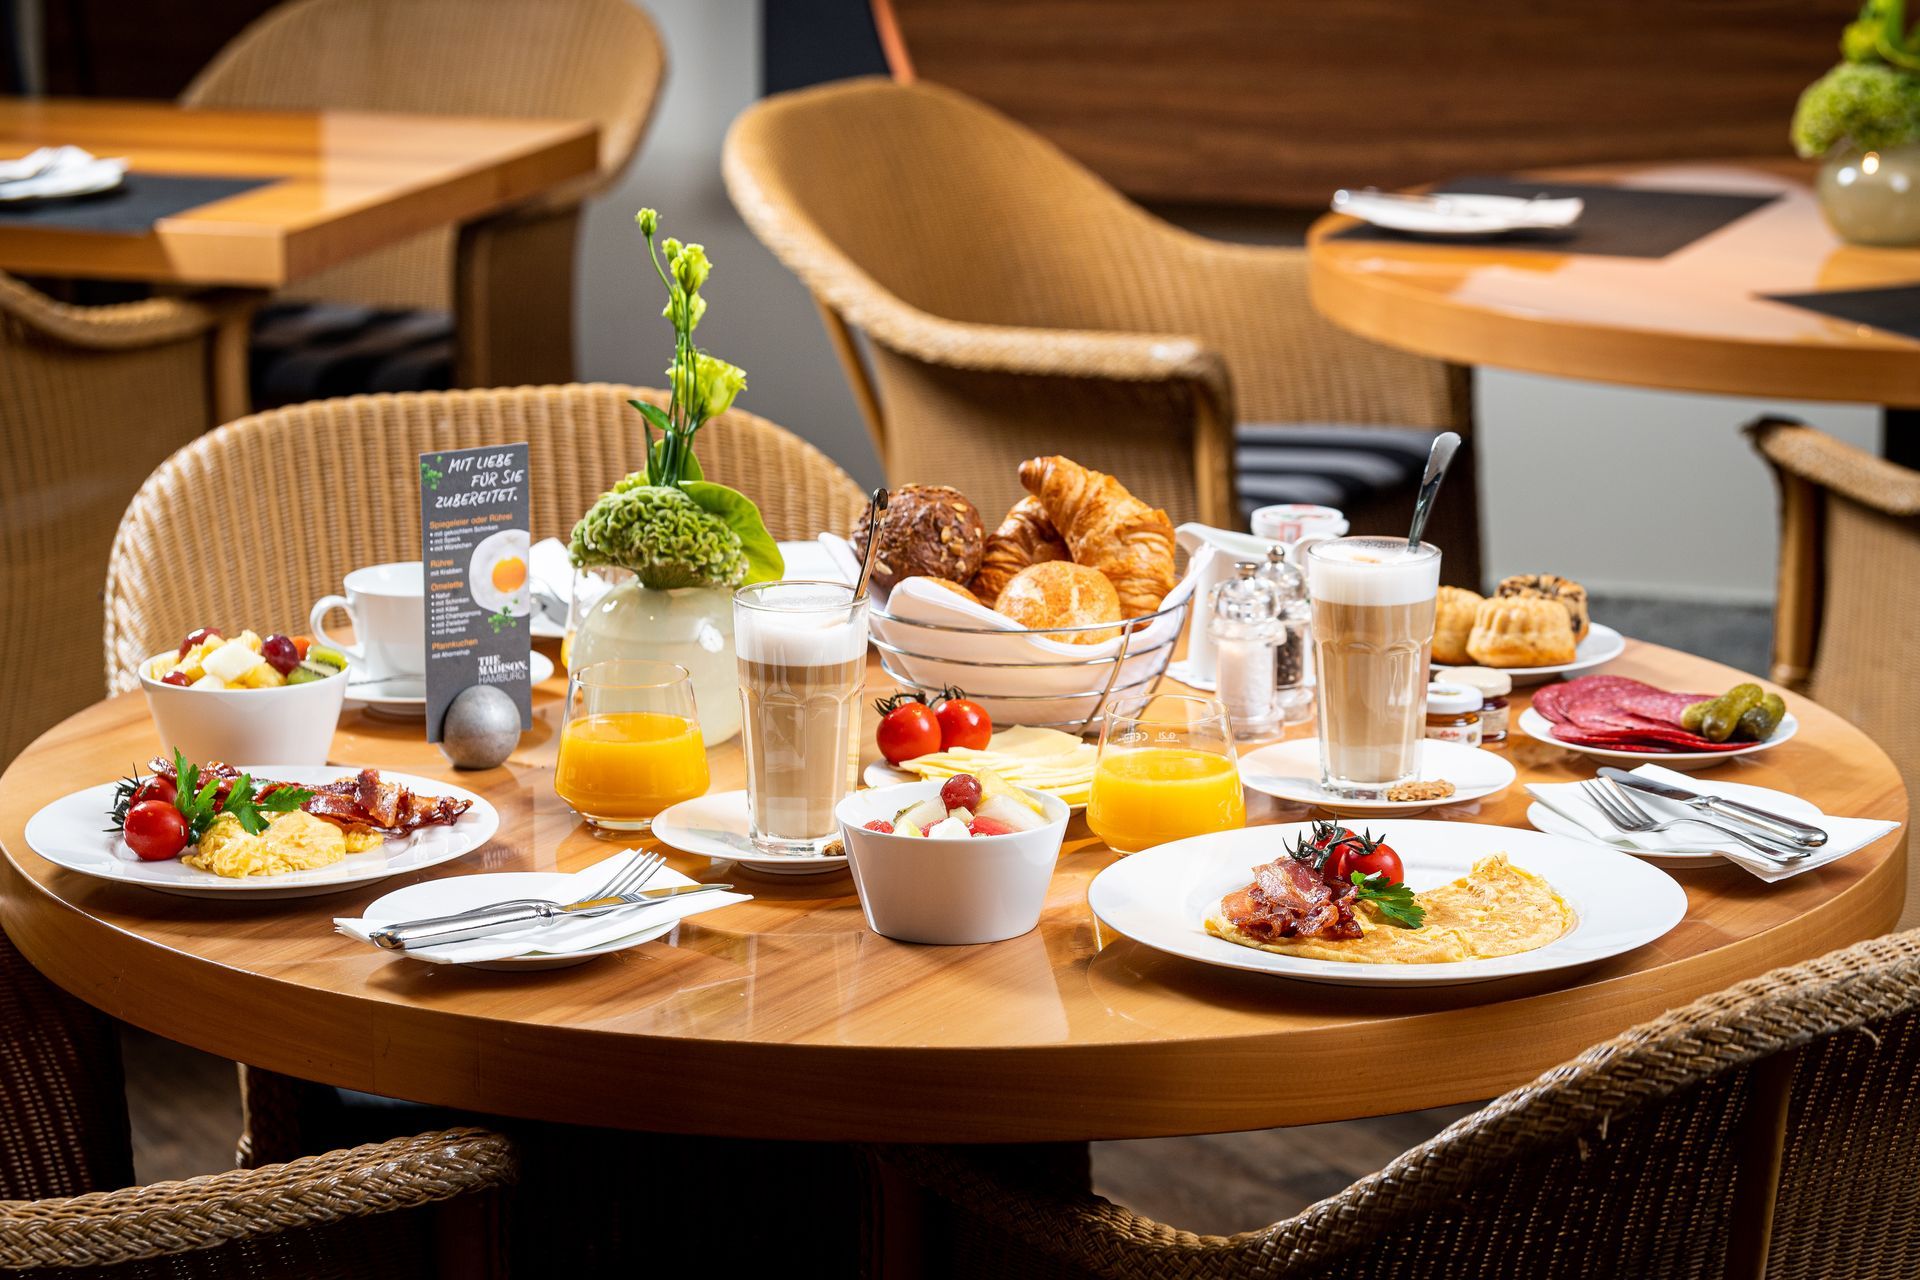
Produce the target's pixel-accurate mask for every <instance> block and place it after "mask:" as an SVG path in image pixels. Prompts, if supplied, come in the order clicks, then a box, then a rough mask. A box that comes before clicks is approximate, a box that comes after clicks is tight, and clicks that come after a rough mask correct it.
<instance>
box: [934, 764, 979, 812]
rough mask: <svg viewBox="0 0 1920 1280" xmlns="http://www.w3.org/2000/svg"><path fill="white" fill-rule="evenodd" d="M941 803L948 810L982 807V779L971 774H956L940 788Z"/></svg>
mask: <svg viewBox="0 0 1920 1280" xmlns="http://www.w3.org/2000/svg"><path fill="white" fill-rule="evenodd" d="M940 803H941V804H944V805H945V806H947V808H948V810H949V811H951V810H954V809H977V808H979V807H980V779H978V778H976V777H974V776H973V775H972V774H970V773H956V774H954V775H953V776H952V777H951V778H948V779H947V781H946V784H945V785H944V786H942V787H941V788H940Z"/></svg>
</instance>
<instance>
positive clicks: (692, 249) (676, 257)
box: [667, 240, 713, 293]
mask: <svg viewBox="0 0 1920 1280" xmlns="http://www.w3.org/2000/svg"><path fill="white" fill-rule="evenodd" d="M667 243H668V244H672V243H673V242H672V241H671V240H669V241H668V242H667ZM671 261H672V262H673V279H674V282H675V283H676V284H678V285H679V286H680V287H681V288H682V289H685V290H686V291H687V292H688V293H698V292H700V286H701V285H703V284H705V283H706V282H707V277H708V276H709V275H711V274H712V273H713V264H712V263H711V262H708V261H707V249H706V246H705V245H698V244H690V245H684V246H682V247H681V249H680V252H678V253H676V254H673V255H672V257H671Z"/></svg>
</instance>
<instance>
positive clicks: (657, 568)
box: [568, 472, 747, 591]
mask: <svg viewBox="0 0 1920 1280" xmlns="http://www.w3.org/2000/svg"><path fill="white" fill-rule="evenodd" d="M568 551H569V552H570V553H571V554H572V558H573V563H574V566H575V567H576V568H581V569H588V568H594V567H598V566H603V565H611V566H614V567H616V568H621V569H630V570H632V571H633V573H634V575H635V576H636V577H638V578H639V579H640V584H641V585H642V586H644V587H650V588H652V589H654V590H656V591H666V590H670V589H672V588H674V587H736V586H739V585H740V583H741V582H742V581H743V580H744V579H745V578H746V576H747V554H746V550H745V548H744V545H743V544H742V542H741V540H740V535H739V534H737V533H735V532H734V531H733V530H732V529H731V528H729V527H728V526H727V524H726V522H725V521H724V520H722V519H720V518H719V517H718V516H715V515H713V514H711V513H710V512H707V511H705V510H703V509H702V508H701V507H700V505H699V504H698V503H696V502H695V501H694V500H693V499H692V498H691V497H690V496H688V495H687V493H686V492H685V491H684V490H682V489H679V488H677V487H674V486H671V485H650V484H648V483H647V482H646V477H645V476H644V475H641V474H639V473H637V472H636V473H635V474H633V475H630V476H628V477H627V478H626V479H624V480H622V481H621V482H620V483H618V484H616V485H614V486H613V488H611V489H609V490H608V491H607V492H606V493H603V494H601V495H600V498H599V500H598V501H597V502H595V503H594V504H593V506H592V507H590V508H588V510H587V514H586V515H584V516H582V517H580V523H579V524H576V525H575V526H574V527H573V538H572V541H571V543H570V545H569V547H568Z"/></svg>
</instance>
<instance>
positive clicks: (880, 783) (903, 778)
mask: <svg viewBox="0 0 1920 1280" xmlns="http://www.w3.org/2000/svg"><path fill="white" fill-rule="evenodd" d="M860 781H862V782H864V783H866V784H867V785H868V786H869V787H897V786H899V785H900V784H901V783H903V782H926V781H928V779H926V778H923V777H921V776H920V775H919V774H917V773H909V772H908V771H907V770H905V769H896V768H894V767H893V766H892V765H890V764H888V763H887V762H886V761H885V760H875V761H874V762H873V763H872V764H870V765H868V766H867V767H866V769H865V770H863V771H862V772H861V774H860ZM1034 790H1035V791H1045V792H1046V793H1047V794H1048V795H1050V796H1057V795H1059V793H1058V792H1056V791H1053V790H1052V789H1050V788H1047V787H1035V788H1034ZM1063 803H1065V804H1066V806H1067V810H1068V811H1069V812H1071V813H1079V812H1080V811H1081V810H1083V809H1085V808H1086V807H1087V802H1086V801H1085V800H1080V801H1072V800H1064V799H1063Z"/></svg>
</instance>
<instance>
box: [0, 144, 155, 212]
mask: <svg viewBox="0 0 1920 1280" xmlns="http://www.w3.org/2000/svg"><path fill="white" fill-rule="evenodd" d="M126 175H127V162H126V161H125V160H102V159H99V158H97V157H96V156H94V155H93V154H92V153H90V152H88V151H85V150H83V149H81V148H79V147H41V148H40V149H39V150H37V151H32V152H29V153H28V154H26V155H24V156H21V157H20V158H19V159H18V160H0V200H35V199H46V198H49V197H53V196H66V195H82V194H85V193H87V192H92V191H106V190H108V189H110V188H112V187H116V186H118V185H119V184H120V182H121V181H122V180H123V179H124V178H125V177H126Z"/></svg>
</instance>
